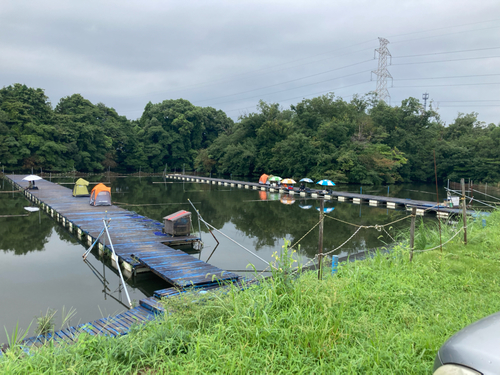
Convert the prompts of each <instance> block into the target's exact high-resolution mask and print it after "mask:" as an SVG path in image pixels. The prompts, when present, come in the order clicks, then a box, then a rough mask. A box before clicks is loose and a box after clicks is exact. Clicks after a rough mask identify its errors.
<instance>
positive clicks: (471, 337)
mask: <svg viewBox="0 0 500 375" xmlns="http://www.w3.org/2000/svg"><path fill="white" fill-rule="evenodd" d="M438 356H439V359H440V360H441V363H442V364H446V363H456V364H461V365H465V366H467V367H470V368H473V369H475V370H477V371H480V372H482V373H483V374H485V375H486V374H498V371H499V369H500V312H497V313H495V314H493V315H490V316H487V317H486V318H483V319H481V320H478V321H477V322H475V323H472V324H471V325H469V326H467V327H465V328H464V329H462V330H461V331H459V332H458V333H456V334H455V335H453V336H452V337H450V338H449V339H448V341H446V343H445V344H444V345H443V346H442V347H441V349H439V352H438Z"/></svg>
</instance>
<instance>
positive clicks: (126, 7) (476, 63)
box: [0, 0, 500, 124]
mask: <svg viewBox="0 0 500 375" xmlns="http://www.w3.org/2000/svg"><path fill="white" fill-rule="evenodd" d="M2 8H3V9H2V12H1V14H0V35H1V37H0V50H1V52H2V53H1V56H2V57H1V58H0V82H1V84H2V86H7V85H10V84H13V83H16V82H20V83H25V84H26V85H28V86H32V87H41V88H44V89H45V91H46V94H47V95H48V96H49V97H50V99H51V101H52V102H53V104H54V105H55V104H57V102H58V101H59V99H60V98H62V97H64V96H68V95H71V94H73V93H81V94H82V95H84V96H85V97H86V98H88V99H89V100H91V101H92V102H94V103H97V102H103V103H105V104H106V105H108V106H110V107H114V108H115V109H116V110H117V111H118V113H120V114H123V115H126V116H127V117H129V118H137V117H139V116H140V115H141V113H142V110H143V108H144V106H145V105H146V103H147V102H148V101H153V102H159V101H162V100H165V99H171V98H179V97H182V98H184V99H188V100H190V101H192V102H193V103H194V104H196V105H203V106H208V105H210V106H214V107H216V108H220V109H222V110H224V111H227V113H228V115H230V116H232V117H233V118H236V117H237V116H238V115H239V114H241V113H245V112H248V111H252V110H253V109H254V108H255V106H256V104H257V102H258V100H259V99H263V100H266V101H270V102H279V103H281V104H282V105H283V107H288V106H289V105H290V104H294V103H297V102H298V101H300V100H301V99H302V98H304V97H311V96H317V95H319V94H321V93H326V92H328V91H334V92H335V94H336V95H339V96H344V97H345V98H346V100H350V98H351V97H352V95H354V94H361V95H362V94H365V93H367V92H369V91H372V90H374V89H375V83H376V82H375V77H374V78H373V80H372V81H370V76H371V74H370V73H369V71H370V70H375V69H376V67H377V60H373V54H374V52H373V50H374V49H375V48H377V47H378V40H377V37H379V36H382V37H386V38H387V39H389V41H390V42H391V43H390V44H389V49H390V51H391V54H392V55H393V57H394V59H393V65H392V66H390V67H389V70H390V72H391V74H392V76H393V77H394V87H393V88H390V89H389V91H390V94H391V97H392V101H391V103H392V104H397V103H399V102H400V101H401V100H402V99H405V98H407V97H409V96H414V97H416V98H419V99H420V98H421V96H422V93H424V92H426V91H427V92H429V94H430V99H432V100H434V102H435V104H437V102H439V103H440V105H439V108H440V109H439V112H440V113H441V116H442V118H443V120H445V121H446V122H448V123H449V122H451V121H453V119H454V117H455V116H456V115H457V113H458V112H459V111H460V112H466V113H468V112H472V111H476V112H479V114H480V116H479V119H480V120H482V121H485V122H494V123H497V124H498V123H499V121H500V110H499V109H500V101H497V102H491V101H488V102H486V101H484V100H500V98H499V97H498V92H500V91H499V86H500V85H492V84H491V83H495V82H500V76H483V77H468V78H465V77H464V78H442V79H432V80H430V79H427V80H424V79H423V78H431V77H450V76H465V75H478V74H483V75H484V74H497V73H500V72H499V71H498V68H497V66H498V61H499V58H490V59H476V60H465V59H470V58H473V57H487V56H500V49H497V50H494V49H490V50H482V51H470V52H460V53H456V54H445V55H429V54H431V53H437V52H449V51H464V50H470V49H480V48H492V47H500V44H499V43H498V40H500V38H499V36H500V20H498V19H497V20H495V19H494V17H495V16H496V15H498V14H500V12H499V11H500V3H498V1H496V0H495V1H489V0H483V1H481V2H476V1H452V0H443V1H440V2H435V1H434V2H433V1H308V2H305V1H286V2H285V1H273V2H270V1H209V2H202V1H183V2H175V1H148V2H135V1H87V2H67V1H61V0H48V1H44V2H36V1H16V2H14V1H9V2H7V4H3V7H2ZM427 30H431V31H427ZM355 51H359V52H355ZM419 54H427V56H420V57H408V58H397V57H398V56H407V55H419ZM453 59H455V60H459V59H461V60H460V61H441V62H436V63H424V62H427V61H436V60H453ZM367 60H370V61H367ZM363 61H366V62H363ZM405 62H413V63H414V62H419V64H411V65H397V64H402V63H405ZM354 64H357V65H354ZM349 66H350V67H349ZM342 67H345V68H342ZM340 68H342V69H340ZM334 69H338V70H334ZM328 70H331V71H330V72H328V73H324V74H320V73H322V72H326V71H328ZM306 76H311V77H309V78H304V79H299V78H301V77H306ZM410 78H411V79H415V80H414V81H410V80H409V79H410ZM292 81H293V82H292ZM479 83H484V85H479ZM459 84H461V86H458V85H459ZM465 84H468V85H465ZM486 84H488V85H486ZM271 85H276V86H273V87H268V86H271ZM389 86H390V84H389ZM265 87H267V88H265ZM239 93H242V94H239ZM479 100H483V101H479ZM473 101H474V102H473ZM456 105H460V106H461V107H454V106H456ZM494 105H496V106H494ZM452 106H453V107H452Z"/></svg>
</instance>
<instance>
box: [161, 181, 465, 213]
mask: <svg viewBox="0 0 500 375" xmlns="http://www.w3.org/2000/svg"><path fill="white" fill-rule="evenodd" d="M166 177H168V178H171V179H175V180H181V181H186V182H197V183H206V184H213V185H222V186H231V187H238V188H244V189H253V190H262V191H269V192H279V193H281V194H289V195H292V196H297V197H298V198H300V197H311V198H323V199H327V200H332V199H337V200H338V201H339V202H351V203H354V204H361V203H368V204H369V205H370V206H385V207H387V208H389V209H397V208H405V209H406V210H408V211H411V210H412V209H413V208H416V211H417V215H424V214H425V213H435V214H436V215H437V216H438V217H441V218H447V217H448V216H449V215H451V214H461V213H462V210H461V209H457V208H449V207H446V206H444V205H438V204H437V203H436V202H429V201H422V200H415V199H407V198H395V197H384V196H379V195H370V194H357V193H349V192H344V191H333V190H330V191H328V192H327V190H323V189H321V190H320V189H306V191H301V190H299V189H298V188H296V187H294V188H292V189H285V188H283V187H278V186H271V185H263V184H259V183H257V182H248V181H238V180H228V179H223V178H212V177H200V176H191V175H184V174H168V175H167V176H166ZM473 213H474V211H470V210H469V211H467V214H468V215H471V214H473Z"/></svg>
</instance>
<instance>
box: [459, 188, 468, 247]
mask: <svg viewBox="0 0 500 375" xmlns="http://www.w3.org/2000/svg"><path fill="white" fill-rule="evenodd" d="M460 185H461V186H462V216H463V218H464V244H465V245H467V204H466V201H465V179H464V178H462V179H460Z"/></svg>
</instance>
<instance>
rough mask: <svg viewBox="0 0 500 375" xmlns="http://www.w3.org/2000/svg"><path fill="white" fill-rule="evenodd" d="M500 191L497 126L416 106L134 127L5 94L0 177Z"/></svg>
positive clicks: (85, 106)
mask: <svg viewBox="0 0 500 375" xmlns="http://www.w3.org/2000/svg"><path fill="white" fill-rule="evenodd" d="M434 153H435V155H436V164H437V173H438V178H439V179H440V180H445V179H452V180H458V179H459V178H461V177H465V178H471V179H473V180H474V181H483V182H499V181H500V126H498V125H495V124H489V125H486V124H484V123H482V122H480V121H478V120H477V113H470V114H459V115H458V116H457V118H456V119H455V120H454V122H453V123H451V124H449V125H448V126H445V124H444V123H443V122H442V121H441V120H440V118H439V114H438V113H437V112H436V111H435V110H433V109H432V107H430V109H429V110H424V108H423V106H422V104H421V103H420V102H419V101H418V100H417V99H415V98H411V97H410V98H408V99H405V100H403V101H402V102H401V104H400V105H396V106H389V105H387V104H386V103H384V102H383V101H379V100H377V98H376V96H375V95H373V94H369V95H366V96H363V97H360V96H354V97H353V98H352V100H351V101H349V102H347V101H344V100H343V99H342V98H339V97H335V96H334V94H328V95H323V96H319V97H316V98H313V99H304V100H302V101H301V102H300V103H297V104H296V105H292V106H290V108H282V107H281V106H280V105H279V104H278V103H266V102H263V101H261V102H259V104H258V106H257V108H256V111H255V112H251V113H248V114H245V115H242V116H240V117H239V119H238V121H236V122H234V121H233V120H232V119H231V118H229V117H228V116H227V115H226V114H225V113H224V112H223V111H221V110H216V109H214V108H211V107H198V106H195V105H193V104H191V103H190V102H189V101H187V100H184V99H176V100H173V99H171V100H165V101H163V102H161V103H157V104H153V103H151V102H149V103H148V104H147V105H146V106H145V108H144V111H143V114H142V116H141V118H140V119H138V120H129V119H127V118H126V117H125V116H120V115H119V114H118V113H117V112H116V111H115V110H114V109H113V108H109V107H106V106H105V105H104V104H102V103H98V104H93V103H91V102H90V101H89V100H87V99H85V98H84V97H82V96H81V95H80V94H74V95H71V96H68V97H65V98H62V99H61V100H60V101H59V103H58V104H57V105H56V106H55V107H52V104H51V103H50V101H49V99H48V98H47V96H46V95H45V93H44V91H43V90H42V89H40V88H37V89H35V88H30V87H27V86H26V85H22V84H14V85H11V86H8V87H4V88H2V89H1V90H0V163H1V164H0V167H4V168H5V170H6V171H26V170H30V169H31V168H33V169H35V170H39V169H40V168H43V170H45V171H54V172H65V171H71V170H78V171H82V172H101V171H105V170H108V169H111V170H113V171H116V172H135V171H137V170H139V169H142V171H150V172H159V171H163V170H164V169H166V170H167V171H174V170H176V171H181V170H183V169H185V170H187V171H189V170H196V171H198V172H202V173H221V174H233V175H258V174H261V173H268V174H271V173H272V174H277V175H280V176H283V177H294V178H301V177H310V178H313V179H322V178H328V179H331V180H333V181H335V182H339V183H361V184H380V183H395V182H404V181H407V182H408V181H432V180H434Z"/></svg>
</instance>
